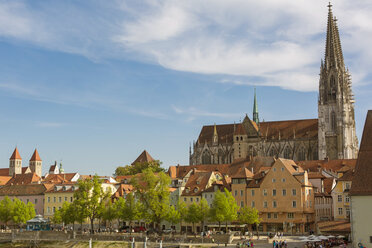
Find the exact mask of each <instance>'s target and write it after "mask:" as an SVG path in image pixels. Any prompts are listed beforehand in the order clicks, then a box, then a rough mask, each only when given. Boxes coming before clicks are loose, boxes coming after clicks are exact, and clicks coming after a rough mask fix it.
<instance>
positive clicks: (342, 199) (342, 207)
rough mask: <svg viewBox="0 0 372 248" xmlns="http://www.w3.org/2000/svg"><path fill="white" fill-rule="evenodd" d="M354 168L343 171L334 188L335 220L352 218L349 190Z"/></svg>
mask: <svg viewBox="0 0 372 248" xmlns="http://www.w3.org/2000/svg"><path fill="white" fill-rule="evenodd" d="M353 175H354V170H352V169H351V170H348V171H346V172H345V173H342V175H341V176H340V178H339V179H337V181H336V186H335V187H334V188H333V189H332V199H333V213H334V219H335V220H350V196H349V191H350V187H351V182H352V180H353Z"/></svg>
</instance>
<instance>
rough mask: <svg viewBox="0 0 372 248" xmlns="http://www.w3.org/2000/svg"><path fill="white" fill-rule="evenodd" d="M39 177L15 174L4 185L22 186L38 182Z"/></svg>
mask: <svg viewBox="0 0 372 248" xmlns="http://www.w3.org/2000/svg"><path fill="white" fill-rule="evenodd" d="M40 179H41V178H40V177H39V176H38V175H36V173H27V174H15V175H14V176H13V177H12V178H11V179H10V180H9V181H8V182H7V183H6V185H24V184H30V183H35V182H38V181H40Z"/></svg>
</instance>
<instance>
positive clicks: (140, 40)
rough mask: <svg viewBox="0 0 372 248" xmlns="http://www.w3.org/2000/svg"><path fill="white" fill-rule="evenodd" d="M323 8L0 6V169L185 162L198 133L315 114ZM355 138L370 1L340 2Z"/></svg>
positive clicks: (291, 4) (233, 2)
mask: <svg viewBox="0 0 372 248" xmlns="http://www.w3.org/2000/svg"><path fill="white" fill-rule="evenodd" d="M327 4H328V2H327V1H323V0H315V1H305V0H297V1H293V0H291V1H289V0H265V1H251V0H229V1H226V0H224V1H222V0H204V1H199V0H185V1H171V0H159V1H156V0H153V1H119V0H117V1H115V0H114V1H103V0H102V1H98V0H89V1H83V0H81V1H72V0H71V1H57V0H55V1H38V0H33V1H21V0H19V1H10V0H9V1H5V0H0V54H1V56H0V130H1V139H0V165H1V167H7V166H8V159H9V157H10V155H11V153H12V151H13V149H14V147H15V146H16V145H17V146H18V148H19V150H20V153H21V156H22V157H23V164H24V165H27V163H28V160H29V159H30V157H31V155H32V152H33V149H34V148H35V147H37V148H38V150H39V153H40V156H41V158H42V159H43V165H44V173H45V172H46V171H47V168H49V165H50V164H52V163H53V162H54V160H57V161H60V160H62V161H63V165H64V168H65V170H66V171H78V172H80V173H82V174H93V173H98V174H100V175H111V174H112V173H113V171H114V170H115V168H116V167H117V166H118V165H125V164H128V163H131V162H132V161H133V160H134V159H135V158H136V157H137V156H138V155H139V154H140V153H141V152H142V151H143V149H146V150H148V152H149V153H150V154H151V155H152V156H153V157H154V158H156V159H159V160H161V161H163V165H164V167H168V166H169V165H173V164H177V163H180V164H187V163H188V147H189V144H190V142H192V140H195V139H197V136H198V134H199V132H200V129H201V127H202V125H207V124H213V123H232V122H234V121H235V122H239V121H240V120H241V119H242V118H243V117H244V115H245V113H247V114H248V115H249V116H251V115H252V107H253V106H252V105H253V104H252V103H253V89H254V88H255V87H256V89H257V96H258V106H259V112H260V118H261V120H262V119H265V120H267V121H271V120H286V119H300V118H316V117H317V89H318V81H319V76H318V74H319V67H320V60H321V58H322V57H323V54H324V44H325V32H326V21H327V11H328V9H327V7H326V6H327ZM333 13H334V15H335V16H337V17H338V19H339V21H338V25H339V29H340V35H341V43H342V48H343V52H344V57H345V63H346V65H347V66H348V67H349V69H350V71H351V74H352V77H353V90H354V93H355V99H356V104H355V110H356V113H355V114H356V124H357V133H358V136H359V137H360V135H361V132H362V128H363V124H364V119H365V115H366V111H367V109H371V108H372V106H371V105H372V103H371V101H370V96H371V92H372V87H371V83H370V80H371V73H370V68H371V67H372V61H371V59H370V58H371V57H372V50H371V49H370V44H371V42H372V25H370V24H371V22H372V17H371V15H370V13H372V3H371V2H370V1H362V0H360V1H346V0H338V1H337V2H335V3H334V6H333Z"/></svg>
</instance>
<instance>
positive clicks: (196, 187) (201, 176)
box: [182, 170, 213, 196]
mask: <svg viewBox="0 0 372 248" xmlns="http://www.w3.org/2000/svg"><path fill="white" fill-rule="evenodd" d="M212 173H213V172H210V171H209V172H206V171H197V170H195V171H193V173H192V175H191V176H190V178H189V180H187V183H186V185H185V189H184V190H183V192H182V195H183V196H194V195H200V194H201V193H202V191H204V190H205V188H206V186H207V184H208V181H209V179H210V177H211V176H212Z"/></svg>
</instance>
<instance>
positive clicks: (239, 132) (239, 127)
mask: <svg viewBox="0 0 372 248" xmlns="http://www.w3.org/2000/svg"><path fill="white" fill-rule="evenodd" d="M246 134H247V132H246V131H245V129H244V127H243V125H242V124H237V125H235V133H234V135H246Z"/></svg>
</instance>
